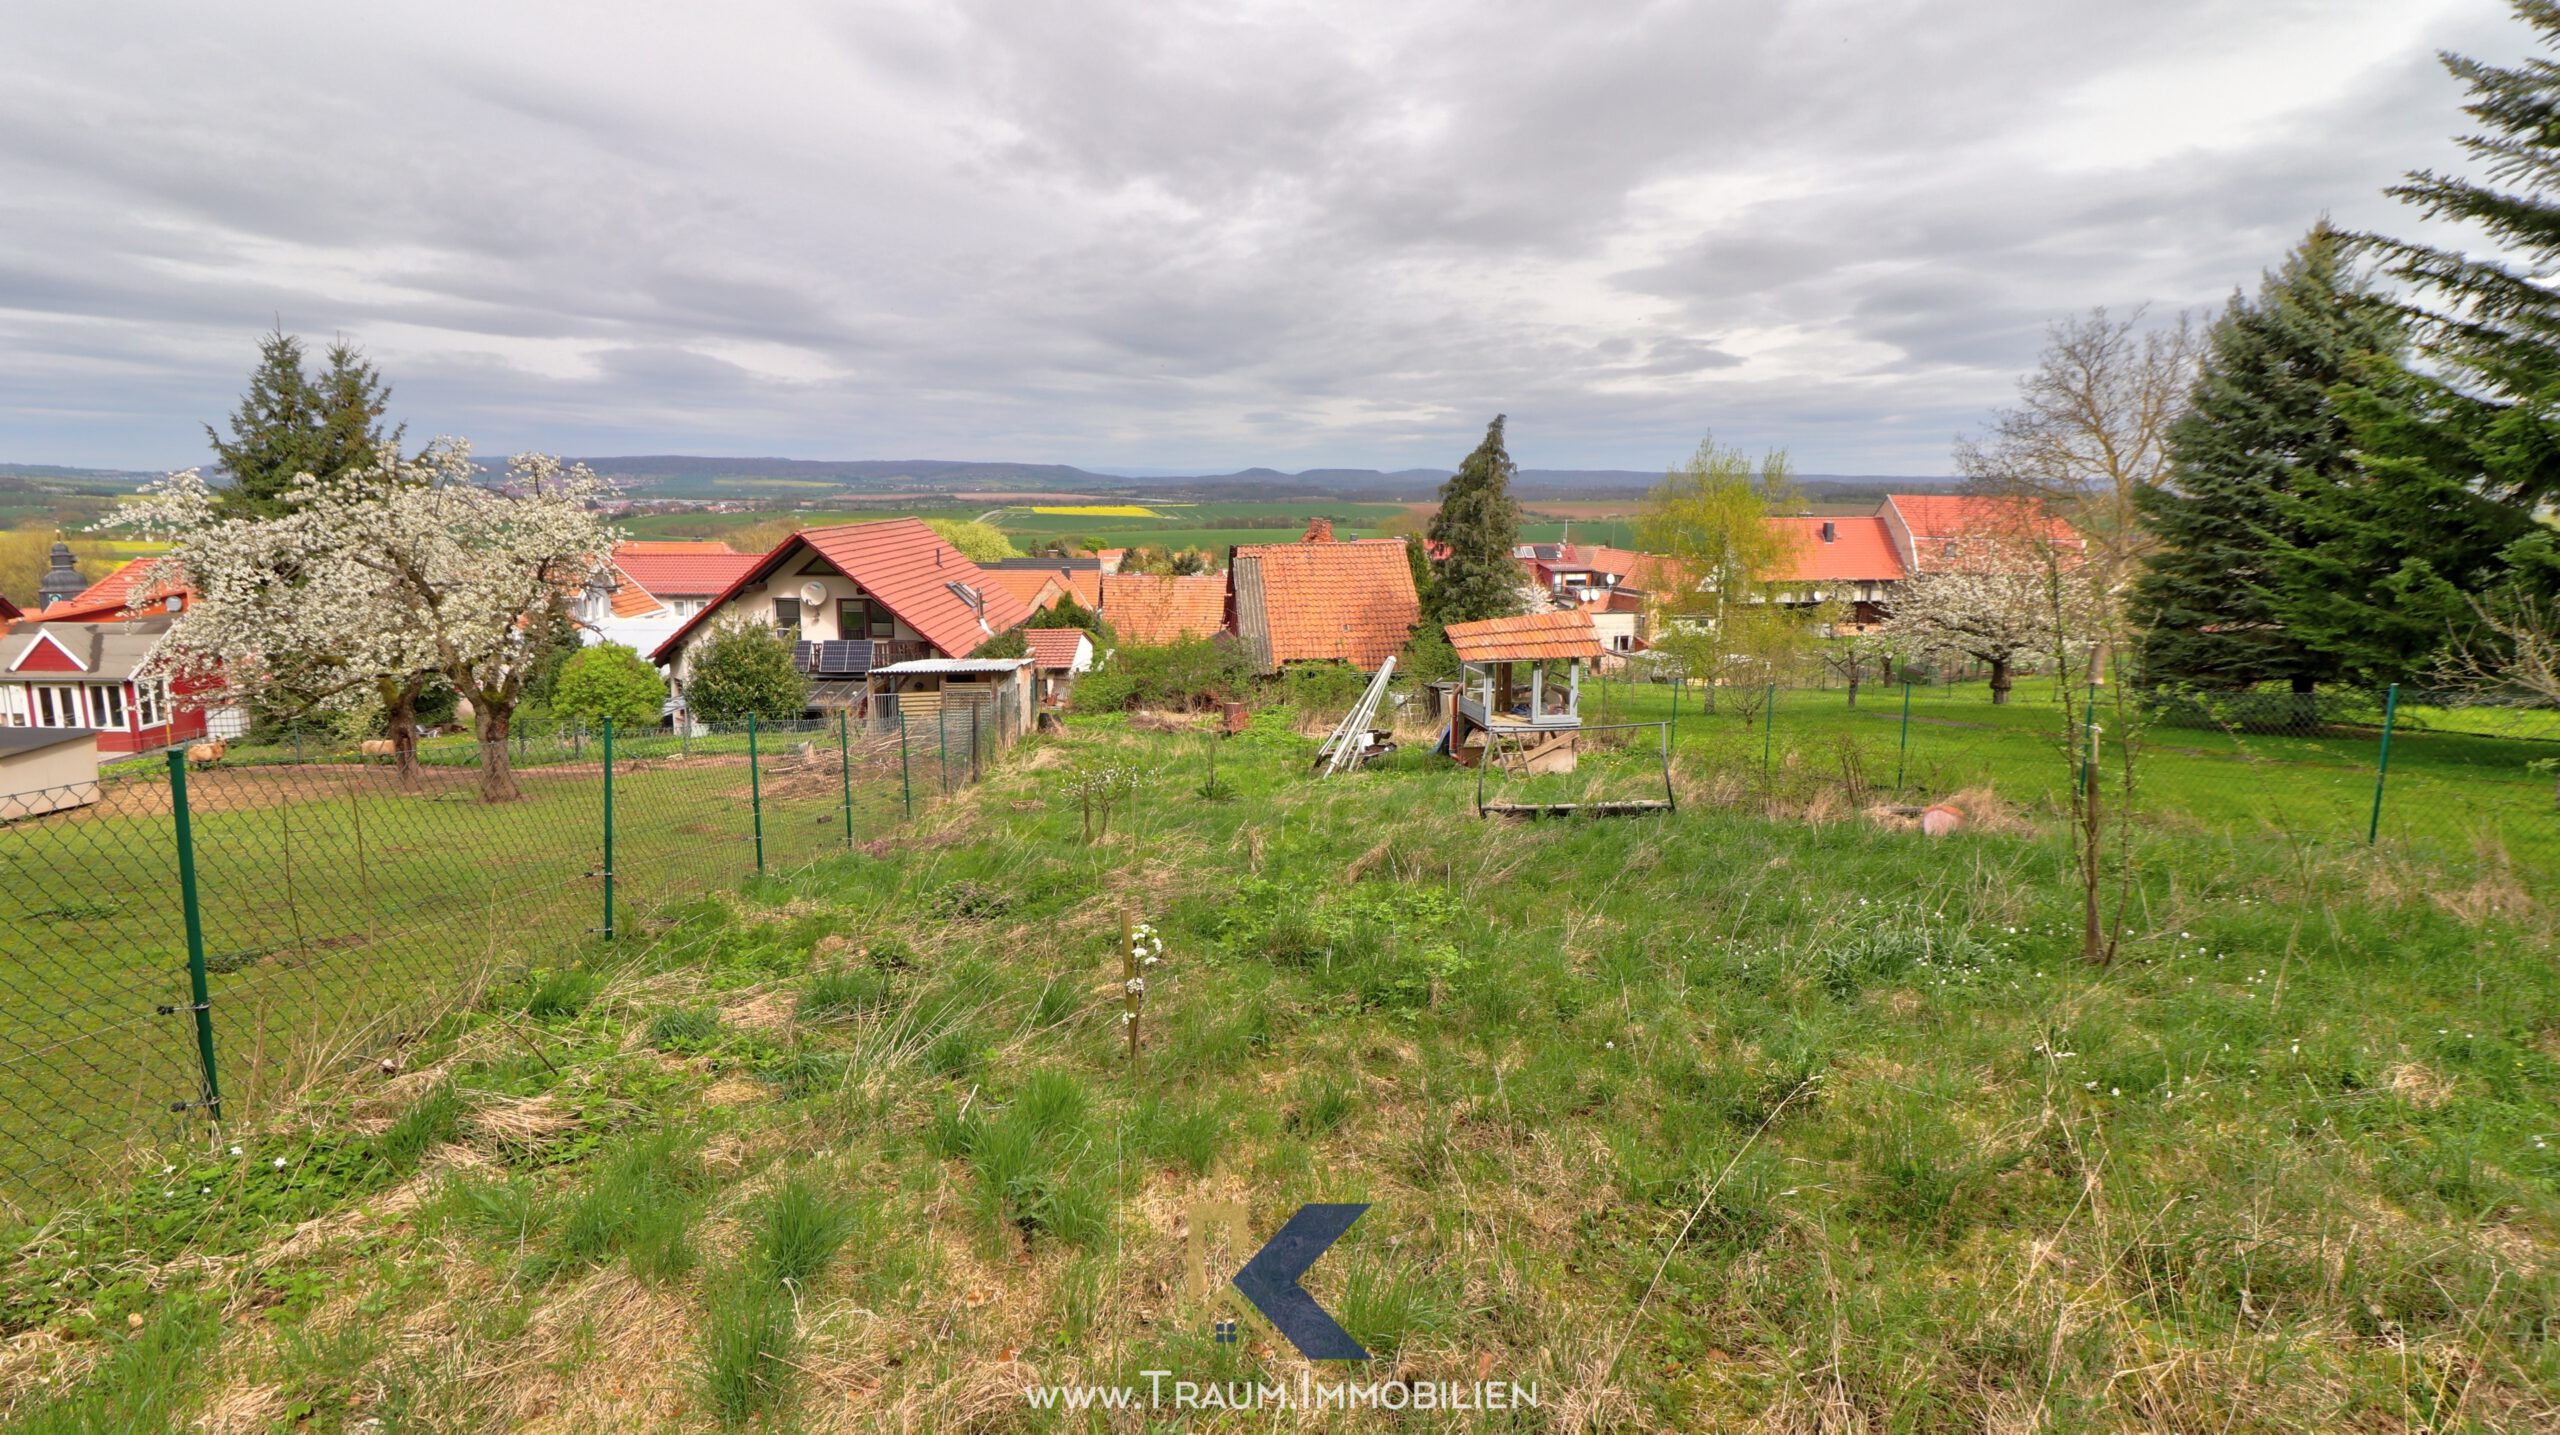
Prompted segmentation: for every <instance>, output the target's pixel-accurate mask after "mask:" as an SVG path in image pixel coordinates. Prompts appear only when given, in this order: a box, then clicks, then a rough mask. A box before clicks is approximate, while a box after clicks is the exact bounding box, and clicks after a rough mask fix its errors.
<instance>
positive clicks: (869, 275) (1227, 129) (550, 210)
mask: <svg viewBox="0 0 2560 1435" xmlns="http://www.w3.org/2000/svg"><path fill="white" fill-rule="evenodd" d="M2524 44H2525V38H2524V34H2523V31H2522V29H2521V27H2519V26H2517V25H2515V24H2514V23H2513V22H2512V21H2511V20H2510V19H2509V18H2508V17H2507V15H2506V11H2505V7H2504V5H2503V4H2499V3H2494V0H2245V3H2235V0H2147V3H2143V4H2139V5H2136V4H2127V3H2124V0H2106V3H2089V0H1994V2H1993V3H1986V0H1934V2H1933V3H1924V0H1787V3H1776V0H1701V3H1689V4H1681V3H1654V4H1643V5H1613V4H1594V3H1591V0H1448V2H1447V3H1444V0H1421V3H1406V4H1402V5H1396V6H1385V5H1376V4H1364V3H1324V0H1309V3H1302V4H1292V5H1253V4H1241V3H1235V0H1216V3H1203V4H1189V3H1167V0H1144V3H1138V0H1077V3H1074V4H1066V5H1055V4H1029V3H1023V4H994V3H970V0H961V3H949V4H879V5H844V4H835V3H825V2H824V0H796V3H795V2H794V0H730V3H725V4H720V5H693V6H672V5H647V4H644V5H633V4H629V3H618V4H582V5H564V4H525V3H521V0H517V3H507V4H482V3H464V2H463V0H436V3H432V4H410V3H367V4H361V5H330V6H322V5H309V4H281V3H267V2H266V0H233V3H227V4H223V5H206V4H202V3H188V4H155V3H125V2H124V0H119V3H114V4H99V3H96V0H71V3H54V0H15V3H12V4H11V5H9V6H7V7H6V9H5V10H4V11H0V56H5V57H6V59H5V64H6V75H7V82H6V83H5V84H0V125H5V128H6V133H7V134H8V136H9V141H8V143H7V145H6V146H5V147H0V459H5V460H15V461H21V462H35V461H51V462H62V463H75V464H94V465H103V466H114V467H133V468H157V467H168V466H174V465H180V464H192V463H197V462H200V461H202V460H203V458H204V445H203V441H202V434H201V430H200V428H199V427H198V426H199V425H200V424H201V423H203V422H204V421H207V420H211V419H216V418H218V417H219V416H220V415H222V414H223V413H224V412H226V411H227V410H228V408H229V407H230V405H231V403H232V401H233V398H234V396H235V395H236V393H237V391H238V389H239V387H240V383H241V380H242V379H243V377H244V376H245V374H246V372H247V369H248V366H249V364H250V363H251V361H252V360H253V358H254V345H255V341H256V338H257V336H258V334H259V333H260V332H262V331H263V330H264V329H266V328H267V327H268V326H269V325H270V324H272V323H275V322H278V321H281V322H282V324H283V325H284V327H285V328H286V329H288V330H290V331H293V332H298V333H302V334H305V335H307V336H315V337H319V338H324V339H325V338H326V337H328V336H331V335H336V334H344V335H346V336H348V337H350V338H352V339H354V340H356V341H357V342H359V343H360V344H362V345H363V347H364V348H365V349H366V350H367V351H368V352H369V353H370V354H371V355H372V356H373V357H374V358H375V359H376V360H377V361H378V362H379V364H380V365H381V366H382V368H383V369H384V370H385V372H386V373H387V374H388V376H389V377H390V378H391V380H392V381H393V383H394V385H395V387H396V389H397V393H396V397H395V412H396V415H397V416H398V417H400V418H403V419H405V420H407V421H408V422H409V424H410V427H411V432H412V433H413V434H414V435H424V434H429V433H460V434H466V435H469V436H470V437H471V438H472V439H473V440H474V441H475V443H476V444H477V445H478V446H479V447H480V448H481V449H482V451H483V452H504V451H508V450H513V449H519V448H528V447H541V448H547V449H553V450H560V451H568V452H581V453H633V452H690V453H731V454H774V455H786V456H791V457H801V458H899V457H940V458H978V459H1020V460H1027V461H1056V462H1069V463H1076V464H1081V465H1084V466H1087V467H1092V468H1111V467H1115V466H1145V467H1152V468H1163V469H1179V470H1188V471H1216V470H1224V469H1230V468H1235V467H1239V466H1243V465H1247V464H1270V465H1274V466H1278V467H1286V468H1299V467H1306V466H1311V465H1356V466H1363V467H1382V468H1394V467H1402V466H1407V465H1446V464H1449V463H1453V462H1454V461H1455V460H1456V459H1457V457H1458V456H1459V455H1461V454H1462V453H1464V452H1465V450H1466V449H1467V448H1468V447H1470V446H1471V445H1472V444H1473V442H1474V440H1475V437H1476V435H1477V433H1478V432H1479V431H1480V430H1481V427H1482V425H1483V423H1484V421H1485V419H1486V418H1488V417H1489V416H1491V415H1492V414H1493V413H1494V412H1496V411H1508V412H1509V413H1510V414H1511V416H1512V433H1513V452H1514V453H1515V455H1517V456H1518V457H1519V458H1520V459H1521V460H1522V461H1523V462H1524V463H1527V464H1530V465H1533V466H1546V467H1626V468H1655V467H1659V466H1661V465H1663V464H1664V463H1666V462H1669V461H1671V460H1673V459H1675V458H1677V457H1679V456H1680V455H1681V454H1683V453H1684V452H1685V451H1686V450H1687V449H1689V448H1690V447H1691V446H1693V445H1694V444H1695V443H1696V441H1697V439H1698V437H1699V436H1700V435H1701V434H1702V433H1704V432H1706V431H1708V430H1710V429H1712V430H1713V431H1715V433H1716V434H1717V435H1718V436H1719V437H1721V438H1724V439H1727V440H1730V441H1736V442H1740V443H1744V444H1746V445H1749V446H1751V447H1754V448H1758V447H1763V446H1771V445H1775V446H1783V447H1786V448H1788V449H1789V450H1791V451H1792V452H1793V454H1794V456H1795V457H1796V460H1797V462H1798V466H1799V467H1800V468H1802V469H1806V470H1810V471H1825V472H1870V473H1874V472H1884V473H1940V472H1944V471H1946V469H1947V463H1948V460H1947V454H1948V447H1949V442H1950V440H1951V438H1952V437H1953V436H1954V435H1955V434H1957V433H1959V432H1961V431H1966V430H1970V429H1972V428H1974V427H1976V426H1978V425H1979V424H1980V423H1981V422H1982V420H1983V418H1984V416H1985V415H1986V414H1987V412H1988V411H1989V410H1991V409H1992V408H1994V407H1997V406H1998V405H1999V404H2001V403H2002V402H2004V401H2005V400H2006V398H2007V397H2008V395H2009V393H2010V392H2011V388H2012V385H2013V384H2014V382H2015V378H2016V375H2017V374H2018V372H2019V371H2020V370H2021V369H2023V368H2024V367H2025V366H2027V365H2028V364H2029V363H2031V362H2032V360H2033V358H2034V356H2035V353H2036V350H2037V348H2038V345H2039V342H2040V339H2041V336H2042V329H2043V326H2044V324H2045V323H2046V322H2047V321H2048V320H2050V319H2051V318H2053V317H2055V316H2057V315H2060V314H2063V313H2066V312H2070V311H2073V310H2076V309H2083V308H2086V307H2088V306H2091V305H2096V304H2105V305H2109V306H2111V307H2114V308H2116V309H2120V310H2121V309H2125V308H2129V307H2131V306H2133V305H2137V304H2144V303H2147V304H2149V305H2151V306H2152V311H2153V312H2154V313H2167V312H2171V311H2174V310H2176V309H2179V308H2181V307H2202V306H2211V305H2218V304H2220V303H2221V302H2222V300H2223V299H2224V298H2225V297H2226V296H2227V295H2228V294H2229V293H2230V291H2231V290H2232V289H2233V287H2234V286H2237V285H2249V284H2254V283H2255V282H2256V276H2257V274H2258V272H2259V271H2260V270H2261V269H2263V268H2265V267H2266V266H2268V265H2271V264H2273V263H2275V262H2276V261H2278V260H2279V259H2280V258H2281V257H2282V255H2283V253H2284V251H2285V249H2286V248H2287V247H2288V246H2289V245H2291V244H2292V243H2293V242H2294V241H2295V240H2297V239H2298V238H2299V237H2300V235H2301V233H2302V232H2303V231H2304V230H2305V229H2306V228H2308V227H2309V226H2310V225H2311V223H2312V222H2313V221H2314V220H2315V219H2317V218H2318V217H2319V216H2320V215H2321V214H2323V213H2324V212H2325V213H2327V214H2329V215H2331V216H2333V217H2334V218H2335V219H2336V220H2338V221H2339V222H2340V223H2342V224H2347V225H2352V226H2371V227H2377V228H2387V229H2390V230H2393V231H2395V232H2403V233H2408V232H2416V228H2415V225H2414V223H2413V220H2412V218H2411V217H2410V216H2409V215H2408V214H2407V213H2406V212H2405V211H2403V210H2401V208H2400V207H2399V206H2397V205H2396V204H2394V203H2393V202H2392V201H2390V200H2388V199H2386V198H2384V197H2383V196H2382V195H2381V194H2380V190H2381V188H2382V186H2384V185H2386V184H2388V183H2390V182H2392V181H2393V180H2394V179H2395V178H2396V177H2397V176H2398V175H2399V174H2400V173H2401V172H2402V171H2405V170H2408V169H2413V168H2418V167H2422V166H2427V165H2437V166H2444V165H2448V164H2453V163H2455V162H2456V161H2455V158H2454V155H2453V152H2452V149H2451V146H2450V144H2449V141H2448V137H2449V136H2450V135H2451V134H2452V133H2454V132H2455V130H2456V129H2457V128H2459V127H2460V126H2461V125H2462V123H2463V120H2464V117H2463V116H2462V115H2461V114H2460V113H2459V105H2460V102H2461V95H2460V91H2459V89H2458V87H2457V86H2456V85H2455V83H2454V82H2453V81H2452V80H2451V79H2450V78H2449V77H2447V76H2446V75H2445V74H2444V73H2443V71H2442V70H2441V68H2440V67H2439V66H2438V64H2437V62H2436V60H2435V56H2434V52H2435V51H2436V50H2437V49H2439V48H2447V47H2449V48H2453V49H2456V50H2460V51H2463V52H2466V53H2472V54H2478V55H2481V56H2483V57H2495V58H2500V59H2510V58H2518V57H2520V56H2521V55H2522V54H2523V53H2524V51H2523V46H2524Z"/></svg>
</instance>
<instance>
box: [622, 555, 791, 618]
mask: <svg viewBox="0 0 2560 1435" xmlns="http://www.w3.org/2000/svg"><path fill="white" fill-rule="evenodd" d="M756 558H757V555H755V554H753V553H740V552H739V551H737V550H736V549H734V548H731V547H730V546H729V545H728V544H726V543H713V542H676V541H673V540H666V539H659V540H652V541H647V542H640V543H620V544H616V545H614V550H613V566H614V567H616V568H619V569H621V570H622V572H623V575H624V576H625V577H628V578H629V579H630V580H631V581H632V582H633V583H634V584H636V585H638V586H639V588H640V589H641V590H642V591H643V592H645V593H647V594H648V595H649V596H650V597H652V598H656V599H659V600H661V601H664V600H665V599H668V598H701V597H708V596H709V595H711V594H713V593H717V592H720V591H722V590H723V589H725V588H727V587H728V586H729V585H730V584H731V583H733V582H735V581H736V580H737V577H738V575H739V574H741V573H744V572H746V571H747V570H748V569H750V568H753V567H755V566H756ZM617 611H618V609H617ZM625 616H628V615H625Z"/></svg>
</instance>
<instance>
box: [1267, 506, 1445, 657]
mask: <svg viewBox="0 0 2560 1435" xmlns="http://www.w3.org/2000/svg"><path fill="white" fill-rule="evenodd" d="M1248 562H1249V563H1252V564H1253V565H1254V566H1255V568H1256V569H1257V574H1258V581H1259V583H1260V589H1261V611H1260V612H1259V613H1258V614H1249V613H1247V612H1245V611H1244V609H1245V607H1246V605H1247V602H1248V599H1247V597H1246V595H1245V589H1244V588H1243V587H1239V588H1238V590H1237V611H1236V627H1237V629H1238V631H1239V632H1246V633H1247V640H1248V641H1251V642H1254V645H1255V647H1256V649H1257V650H1259V649H1260V647H1261V642H1260V641H1258V640H1257V638H1258V637H1259V636H1260V635H1256V634H1253V633H1251V632H1248V631H1247V630H1248V628H1249V627H1259V628H1260V629H1261V630H1262V634H1263V635H1267V640H1268V642H1269V644H1270V651H1269V654H1268V659H1269V661H1270V663H1271V664H1272V665H1273V666H1274V667H1277V666H1278V665H1280V664H1282V663H1292V662H1299V661H1303V660H1308V659H1319V658H1340V659H1344V660H1346V661H1348V662H1350V663H1352V664H1353V665H1354V666H1357V667H1363V668H1374V667H1376V666H1377V665H1378V664H1380V663H1382V662H1385V661H1386V660H1387V659H1388V658H1389V657H1391V656H1393V655H1394V654H1395V652H1396V651H1397V650H1398V649H1400V648H1402V647H1403V646H1404V644H1405V639H1407V638H1409V637H1411V636H1412V635H1413V625H1414V624H1416V623H1418V622H1420V621H1421V620H1422V603H1421V600H1419V599H1418V598H1416V597H1415V596H1414V592H1413V569H1412V568H1411V567H1410V566H1409V565H1408V563H1407V560H1406V558H1405V547H1404V540H1403V539H1401V538H1359V539H1353V540H1352V541H1350V542H1348V543H1256V544H1250V545H1246V546H1242V547H1239V548H1236V549H1235V550H1234V551H1233V552H1232V554H1231V555H1230V557H1229V561H1228V568H1229V569H1230V571H1231V572H1232V570H1234V568H1235V567H1236V565H1237V564H1239V563H1248ZM1238 576H1239V579H1240V578H1241V575H1238Z"/></svg>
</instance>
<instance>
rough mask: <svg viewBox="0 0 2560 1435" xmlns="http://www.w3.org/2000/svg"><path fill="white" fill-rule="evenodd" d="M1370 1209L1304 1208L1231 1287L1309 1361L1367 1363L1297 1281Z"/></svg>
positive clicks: (1348, 1206)
mask: <svg viewBox="0 0 2560 1435" xmlns="http://www.w3.org/2000/svg"><path fill="white" fill-rule="evenodd" d="M1368 1209H1369V1207H1368V1206H1367V1205H1366V1204H1365V1203H1363V1204H1360V1205H1351V1204H1322V1203H1319V1204H1312V1205H1305V1206H1300V1207H1299V1208H1298V1213H1297V1214H1296V1215H1294V1216H1291V1217H1290V1218H1289V1224H1287V1225H1285V1226H1282V1227H1281V1228H1280V1233H1279V1234H1278V1235H1276V1236H1273V1237H1272V1238H1271V1239H1270V1240H1268V1241H1265V1242H1263V1245H1262V1249H1261V1250H1258V1251H1256V1252H1254V1253H1253V1259H1252V1260H1249V1261H1247V1262H1245V1263H1244V1269H1243V1270H1240V1271H1238V1272H1236V1273H1235V1275H1234V1277H1233V1278H1232V1279H1231V1280H1230V1281H1229V1282H1228V1284H1230V1285H1233V1286H1234V1287H1235V1288H1236V1289H1237V1290H1238V1291H1241V1292H1243V1294H1244V1298H1245V1299H1246V1300H1249V1301H1251V1302H1253V1308H1254V1309H1255V1310H1258V1311H1260V1312H1262V1318H1263V1319H1265V1320H1267V1321H1270V1322H1271V1326H1272V1328H1273V1329H1274V1330H1277V1331H1279V1332H1280V1333H1281V1334H1282V1335H1284V1336H1286V1337H1288V1340H1289V1343H1290V1344H1291V1345H1294V1346H1296V1347H1297V1348H1298V1353H1299V1354H1300V1355H1303V1356H1305V1357H1306V1358H1307V1359H1309V1360H1367V1359H1368V1358H1369V1352H1368V1351H1366V1350H1363V1349H1361V1347H1360V1342H1358V1341H1356V1340H1353V1339H1352V1338H1351V1332H1349V1331H1347V1330H1344V1329H1343V1328H1342V1327H1341V1326H1340V1325H1339V1324H1337V1323H1335V1321H1334V1318H1333V1316H1332V1315H1331V1314H1330V1313H1328V1312H1327V1311H1326V1310H1325V1308H1324V1307H1323V1306H1320V1305H1318V1304H1316V1300H1315V1297H1314V1296H1311V1295H1309V1294H1307V1293H1306V1292H1305V1291H1303V1290H1301V1289H1299V1288H1298V1277H1300V1276H1302V1275H1305V1274H1306V1273H1307V1270H1308V1268H1309V1267H1311V1266H1313V1265H1314V1264H1315V1263H1316V1262H1317V1261H1320V1260H1322V1259H1324V1253H1325V1252H1326V1251H1329V1250H1331V1249H1333V1243H1334V1242H1336V1241H1338V1240H1341V1239H1342V1233H1343V1232H1345V1231H1348V1230H1350V1229H1351V1223H1352V1222H1354V1221H1357V1220H1359V1219H1360V1217H1361V1215H1362V1214H1363V1213H1365V1212H1366V1211H1367V1210H1368Z"/></svg>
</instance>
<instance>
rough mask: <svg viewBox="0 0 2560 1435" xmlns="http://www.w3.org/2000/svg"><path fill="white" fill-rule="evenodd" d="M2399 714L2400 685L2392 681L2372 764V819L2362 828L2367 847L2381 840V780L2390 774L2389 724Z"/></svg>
mask: <svg viewBox="0 0 2560 1435" xmlns="http://www.w3.org/2000/svg"><path fill="white" fill-rule="evenodd" d="M2399 716H2400V685H2399V684H2398V683H2393V684H2392V685H2391V689H2390V691H2389V692H2387V693H2385V694H2384V695H2383V698H2382V752H2381V755H2380V757H2379V758H2378V759H2377V760H2376V761H2375V763H2374V765H2373V820H2372V821H2371V822H2370V823H2367V824H2366V825H2365V829H2364V845H2366V846H2367V847H2370V846H2372V845H2374V844H2375V843H2376V842H2379V841H2381V840H2382V782H2383V779H2384V778H2387V777H2389V776H2390V775H2391V725H2392V722H2393V720H2394V719H2396V718H2398V717H2399Z"/></svg>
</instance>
